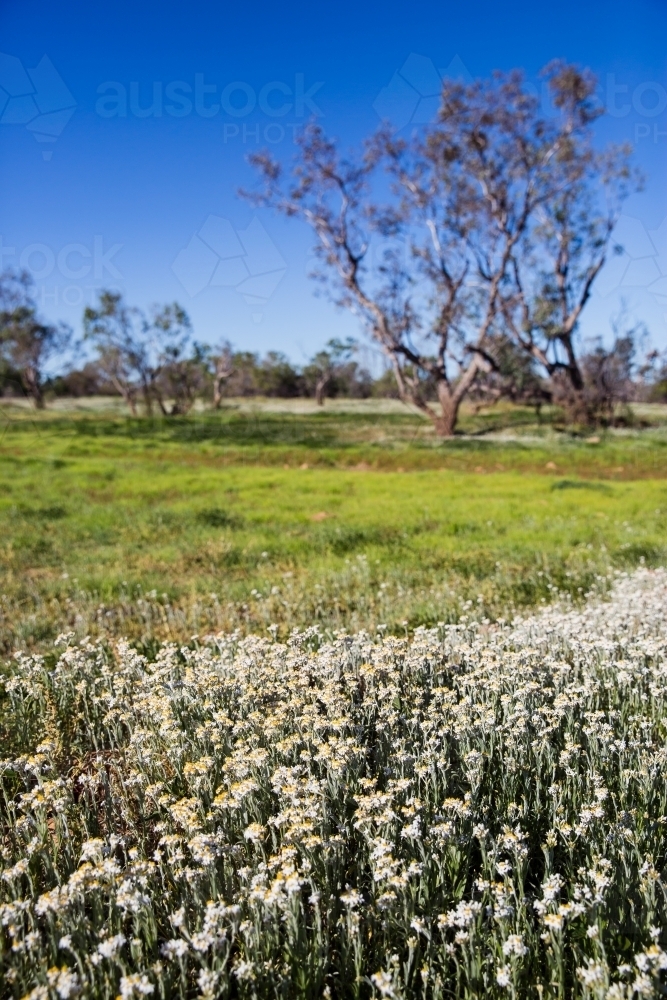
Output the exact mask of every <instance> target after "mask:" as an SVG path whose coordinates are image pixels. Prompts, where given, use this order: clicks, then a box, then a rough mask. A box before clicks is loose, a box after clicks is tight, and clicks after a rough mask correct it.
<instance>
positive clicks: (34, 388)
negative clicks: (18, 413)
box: [23, 365, 45, 410]
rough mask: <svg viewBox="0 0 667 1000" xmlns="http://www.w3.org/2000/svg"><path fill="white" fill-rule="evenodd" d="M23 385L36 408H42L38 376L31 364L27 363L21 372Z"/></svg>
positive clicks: (41, 394)
mask: <svg viewBox="0 0 667 1000" xmlns="http://www.w3.org/2000/svg"><path fill="white" fill-rule="evenodd" d="M23 387H24V389H25V391H26V392H27V394H28V395H29V396H30V398H31V399H32V401H33V403H34V404H35V407H36V409H38V410H43V409H44V407H45V404H44V393H43V392H42V386H41V384H40V381H39V376H38V374H37V372H36V371H35V369H34V368H33V367H32V365H28V367H27V368H26V369H25V370H24V372H23Z"/></svg>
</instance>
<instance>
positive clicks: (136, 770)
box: [0, 571, 667, 1000]
mask: <svg viewBox="0 0 667 1000" xmlns="http://www.w3.org/2000/svg"><path fill="white" fill-rule="evenodd" d="M666 610H667V574H665V573H663V572H661V571H655V572H649V571H641V572H640V573H637V574H635V575H633V576H624V577H619V579H618V581H617V584H616V587H615V590H614V592H613V594H612V595H611V598H610V600H608V601H605V602H598V603H591V604H589V605H588V606H586V607H583V608H582V609H580V610H576V611H573V610H571V609H567V608H559V607H552V608H549V609H547V610H545V611H544V612H543V613H541V614H539V615H537V616H534V617H531V618H526V619H516V620H515V621H513V622H512V623H509V624H508V623H502V622H501V623H498V624H497V625H488V624H484V625H479V624H476V623H472V624H462V625H458V626H444V625H443V626H439V627H437V628H434V629H424V628H421V629H417V630H416V631H415V633H414V636H413V637H412V638H411V639H410V640H408V639H402V638H395V637H392V636H389V635H386V636H385V637H384V638H376V639H373V638H371V637H370V636H369V635H367V634H365V633H360V634H357V635H354V636H349V635H345V634H342V633H341V634H338V635H336V636H335V637H334V638H333V639H331V640H330V641H325V639H324V638H323V637H321V636H318V634H317V630H316V629H309V630H307V633H306V634H304V633H301V634H298V633H294V634H293V636H292V637H291V639H290V640H289V641H288V642H287V643H286V644H280V643H278V642H276V641H272V640H269V639H262V638H258V637H251V638H247V639H243V640H241V639H240V638H239V637H238V636H236V635H231V636H230V635H222V636H217V637H210V638H209V639H207V640H205V641H204V642H203V643H202V642H197V643H193V646H192V647H181V648H179V647H177V646H175V645H173V644H172V645H165V646H163V647H161V648H160V649H159V650H158V652H157V654H156V656H155V658H154V659H153V660H149V659H148V658H146V657H144V656H142V655H140V654H139V653H138V652H137V651H136V650H134V649H133V648H132V647H131V646H130V645H129V644H127V643H120V644H119V645H118V648H117V649H116V650H115V651H114V653H113V654H111V653H110V652H109V651H108V650H107V649H106V648H105V647H104V646H102V645H96V644H92V643H90V642H87V641H84V642H83V643H81V644H79V645H77V646H69V645H67V642H69V641H71V639H70V638H68V637H65V640H64V644H65V649H64V651H61V652H60V654H59V658H57V659H53V660H48V659H46V658H40V657H28V656H24V655H20V656H17V657H16V658H15V661H14V663H13V664H12V665H11V667H10V668H9V669H8V671H7V672H6V677H5V680H4V682H3V692H2V697H3V699H4V700H3V701H2V702H1V703H0V705H1V707H0V711H1V712H2V713H4V714H3V715H2V717H1V718H2V726H3V731H4V732H6V733H7V734H8V737H7V740H6V741H5V747H6V748H9V749H8V750H7V749H5V751H4V752H5V753H6V755H7V756H6V758H5V759H4V760H2V761H0V793H1V794H0V819H1V822H2V843H1V846H0V875H1V877H0V932H1V935H2V940H1V942H0V981H1V982H2V983H3V984H5V985H4V990H5V993H6V995H8V996H9V995H12V996H15V997H17V998H20V997H23V998H26V1000H27V998H30V1000H47V998H48V1000H59V998H60V1000H67V998H70V997H77V996H81V997H83V996H85V997H91V998H113V997H121V998H123V1000H124V998H133V997H158V996H159V997H162V998H168V997H183V998H185V997H195V996H200V997H202V998H206V1000H209V998H210V1000H212V998H214V997H215V998H218V997H227V996H230V997H231V996H233V997H240V998H246V997H247V998H251V997H252V998H260V997H268V996H276V995H280V996H282V997H295V998H296V997H302V996H325V997H330V998H333V997H348V996H354V997H371V996H375V997H379V996H385V997H405V998H408V997H413V996H420V997H422V996H423V997H424V998H434V1000H436V998H441V997H445V996H453V997H459V996H460V997H473V996H485V997H487V996H488V997H494V996H512V997H523V996H525V997H528V996H531V997H532V996H535V995H536V993H539V995H540V996H541V997H542V998H544V1000H547V998H555V997H564V996H568V997H569V996H573V997H574V996H582V997H591V998H593V997H594V998H598V997H599V998H606V1000H620V998H626V1000H631V998H633V997H637V996H639V997H650V996H656V997H657V996H660V995H662V993H663V992H664V988H665V976H666V974H667V953H666V949H667V934H666V933H665V930H664V928H665V927H666V926H667V910H666V905H665V899H666V891H665V890H666V889H667V885H666V884H665V846H664V845H665V835H666V833H667V780H666V779H667V750H666V749H665V747H666V745H667V744H666V736H667V732H666V730H667V711H666V709H667V656H666V653H667V615H666V614H665V612H666ZM304 635H305V638H304ZM3 995H4V994H3Z"/></svg>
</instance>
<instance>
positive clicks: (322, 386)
mask: <svg viewBox="0 0 667 1000" xmlns="http://www.w3.org/2000/svg"><path fill="white" fill-rule="evenodd" d="M328 384H329V377H328V376H324V377H322V378H318V380H317V382H316V383H315V402H316V403H317V405H318V406H324V394H325V392H326V389H327V386H328Z"/></svg>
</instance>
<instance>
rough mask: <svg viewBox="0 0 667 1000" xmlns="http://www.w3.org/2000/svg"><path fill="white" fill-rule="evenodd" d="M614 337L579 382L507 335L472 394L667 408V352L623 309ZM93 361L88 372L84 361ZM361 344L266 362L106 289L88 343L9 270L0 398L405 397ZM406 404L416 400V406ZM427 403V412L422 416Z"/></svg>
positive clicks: (476, 399)
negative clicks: (372, 368)
mask: <svg viewBox="0 0 667 1000" xmlns="http://www.w3.org/2000/svg"><path fill="white" fill-rule="evenodd" d="M613 334H614V340H613V342H612V344H611V346H610V347H605V346H604V345H603V343H602V341H601V340H599V341H595V342H593V343H589V344H588V345H587V346H586V349H585V350H584V351H582V352H581V353H580V355H579V357H578V360H577V364H578V366H579V369H580V371H581V380H582V385H581V387H580V388H579V389H578V390H576V391H575V390H573V389H572V387H571V384H570V383H569V382H567V381H563V380H561V379H558V378H553V377H549V376H548V375H545V373H544V372H543V371H541V370H540V366H539V365H538V363H537V362H536V360H535V358H533V357H532V356H531V355H530V354H528V353H527V352H525V351H523V350H522V349H521V348H520V347H518V346H517V344H516V343H515V341H514V340H513V339H512V338H511V337H510V336H507V335H505V334H500V333H495V332H494V333H491V334H489V335H488V336H487V337H486V341H485V355H486V357H487V358H488V363H487V365H486V366H485V367H484V368H482V369H480V371H479V372H478V373H477V376H476V378H475V381H474V383H473V384H472V386H471V387H470V388H469V390H468V392H467V396H468V399H469V401H470V403H471V404H472V405H473V406H474V407H481V406H488V405H492V404H494V403H496V402H498V401H500V400H509V401H511V402H514V403H517V404H522V405H527V406H533V407H535V408H536V410H537V411H538V412H539V410H540V408H541V407H542V406H543V405H544V404H556V405H558V406H559V407H560V408H561V409H562V411H563V413H564V415H565V417H566V419H568V420H569V421H570V422H571V423H577V424H583V425H601V424H613V423H615V422H618V421H619V420H620V421H623V420H624V419H625V418H626V414H624V412H623V406H624V405H625V404H628V403H630V402H632V401H638V400H645V401H655V402H667V354H665V355H662V354H660V352H658V351H652V352H649V353H647V352H646V350H645V348H646V343H647V339H648V334H647V331H646V330H645V328H644V327H643V326H642V324H635V325H634V326H631V325H629V322H628V319H627V316H626V315H625V313H622V314H621V315H620V316H619V317H618V318H617V320H616V321H615V322H614V323H613ZM67 351H69V354H70V355H71V356H72V357H73V358H74V359H75V360H73V362H72V363H71V364H70V365H69V367H67V366H66V367H65V369H64V370H62V366H60V367H61V371H60V373H59V374H57V375H49V374H47V372H48V370H49V368H50V367H51V366H52V365H54V364H55V363H56V361H57V359H58V358H59V357H61V356H62V355H63V354H64V353H65V352H67ZM82 354H83V355H84V356H86V355H88V356H89V360H86V361H85V362H83V363H82V364H78V365H77V363H76V358H78V357H80V356H81V355H82ZM357 354H358V344H357V343H356V342H355V341H354V340H352V339H349V338H348V339H347V340H345V341H341V340H336V339H333V340H330V341H329V342H328V343H327V345H326V346H325V347H324V348H323V349H322V350H320V351H317V352H316V353H315V354H314V355H313V357H312V358H311V359H310V360H309V361H308V362H307V363H306V364H304V365H301V366H299V365H296V364H294V363H293V362H292V361H291V360H290V359H289V358H288V357H287V356H286V355H285V354H282V353H281V352H279V351H268V352H267V353H266V354H265V355H264V356H260V355H259V354H257V353H254V352H251V351H239V350H236V349H235V348H234V347H233V346H232V344H231V343H229V342H228V341H226V340H222V341H221V342H220V343H218V344H217V345H210V344H201V343H199V342H197V341H196V340H195V339H194V336H193V331H192V327H191V323H190V319H189V317H188V315H187V313H186V312H185V311H184V310H183V308H182V307H181V306H180V305H179V304H178V303H175V302H174V303H171V304H169V305H166V306H160V307H157V306H156V307H153V308H152V309H151V310H149V311H148V312H143V311H142V310H140V309H138V308H135V307H130V306H128V305H127V304H126V303H125V302H124V300H123V299H122V297H121V296H120V295H119V294H118V293H116V292H108V291H103V292H101V293H100V295H99V298H98V302H97V304H96V305H95V306H94V307H91V308H88V309H86V311H85V313H84V316H83V337H82V338H79V339H77V338H75V336H74V334H73V332H72V331H71V330H70V329H69V328H68V327H66V326H64V325H62V324H50V323H48V322H47V321H46V320H44V319H43V318H41V317H40V316H39V314H38V310H37V306H36V304H35V302H34V298H33V296H32V289H31V284H30V280H29V278H28V276H26V275H25V274H17V273H15V272H12V271H6V272H4V273H3V274H0V396H3V395H4V396H25V397H28V398H29V399H31V400H32V401H33V403H34V405H35V406H36V407H37V408H43V407H44V406H45V405H46V401H47V398H49V397H73V398H77V397H78V398H80V397H85V396H119V397H121V398H122V399H123V400H124V401H125V403H126V404H127V407H128V410H129V412H130V413H131V414H133V415H135V416H138V415H140V414H148V415H150V414H153V413H161V414H162V415H164V416H169V417H176V416H179V415H184V414H186V413H188V412H189V411H190V410H191V409H192V407H193V406H194V404H195V402H196V401H197V400H198V399H199V400H201V401H202V402H203V403H204V404H205V405H206V406H208V407H210V408H212V409H218V408H220V407H221V406H222V405H223V404H224V401H225V399H232V398H239V397H252V396H262V397H277V398H284V399H290V398H297V397H304V398H312V399H315V400H316V402H317V403H318V404H319V405H324V403H325V400H326V399H332V398H337V397H338V398H348V399H368V398H371V397H384V398H395V399H405V396H404V395H403V393H402V391H401V388H400V386H399V384H398V382H397V379H396V374H395V371H394V370H393V369H391V368H388V369H387V370H386V371H384V372H383V373H382V374H381V375H379V376H375V377H374V376H373V375H371V373H370V372H369V371H368V369H367V368H366V367H364V366H363V365H362V364H360V362H359V361H358V360H357V357H356V355H357ZM403 377H404V378H409V379H410V380H411V381H412V382H413V384H418V385H419V392H420V398H421V399H422V400H423V401H424V403H425V404H426V406H429V407H435V406H437V404H438V390H439V387H438V381H437V378H436V377H435V376H433V375H432V374H431V373H428V372H424V371H423V370H421V369H419V368H418V367H417V366H416V365H415V366H409V365H408V366H405V369H404V373H403ZM408 401H409V400H408ZM421 408H422V407H420V409H421Z"/></svg>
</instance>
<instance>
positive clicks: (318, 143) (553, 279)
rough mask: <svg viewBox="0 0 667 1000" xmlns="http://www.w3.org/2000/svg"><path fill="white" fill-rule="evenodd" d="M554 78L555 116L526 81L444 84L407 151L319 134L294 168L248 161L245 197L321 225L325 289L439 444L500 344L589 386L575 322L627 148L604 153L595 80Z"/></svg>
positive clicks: (307, 137) (613, 210)
mask: <svg viewBox="0 0 667 1000" xmlns="http://www.w3.org/2000/svg"><path fill="white" fill-rule="evenodd" d="M544 72H545V76H546V78H547V82H548V88H549V93H550V95H551V107H550V109H549V110H548V111H547V112H545V111H544V110H543V109H542V106H541V104H540V101H539V99H538V98H537V97H536V96H535V94H534V93H533V92H532V90H531V88H530V87H528V86H527V85H526V83H525V81H524V79H523V77H522V75H521V74H520V73H519V72H512V73H509V74H496V75H495V76H494V77H493V78H492V79H491V80H486V81H477V82H475V83H473V84H471V85H469V86H465V85H461V84H458V83H455V82H450V81H445V83H444V85H443V90H442V97H441V105H440V111H439V114H438V119H437V121H436V122H435V123H433V124H432V125H429V126H425V127H424V128H422V129H417V130H415V131H414V132H413V133H412V134H411V135H410V136H409V137H407V138H400V137H399V138H396V137H395V136H393V135H392V133H391V131H390V130H389V129H388V128H383V129H382V130H380V132H379V133H377V134H376V135H374V136H373V137H371V138H370V139H369V140H368V141H367V142H366V143H365V144H364V146H363V148H362V149H361V150H360V151H359V152H357V153H356V154H344V153H342V152H341V151H340V149H339V147H338V145H337V143H336V142H335V141H334V140H332V139H330V138H328V137H327V136H326V135H325V134H324V132H323V130H322V128H321V127H320V126H319V125H311V126H309V127H308V128H306V129H305V130H304V132H303V133H302V134H301V135H300V136H299V137H298V140H297V142H298V150H297V155H296V160H295V162H294V164H293V166H292V168H291V170H285V168H284V167H283V165H282V164H280V163H279V162H277V161H276V160H275V159H274V158H273V157H272V156H270V155H269V154H268V153H266V152H263V153H259V154H257V155H254V156H252V157H251V162H252V163H253V165H254V166H255V167H256V168H257V170H258V171H259V174H260V177H261V180H262V186H261V188H260V189H259V190H257V191H255V192H252V193H248V192H244V194H245V196H246V197H249V198H251V199H252V200H253V201H254V202H255V203H256V204H259V205H265V206H269V207H272V208H274V209H276V210H277V211H279V212H281V213H283V214H284V215H286V216H288V217H296V218H300V219H302V220H303V221H305V222H306V223H307V224H308V225H309V226H310V227H311V228H312V230H313V232H314V235H315V247H314V250H315V254H316V257H317V259H318V264H319V267H318V270H317V277H318V278H319V279H320V280H322V281H324V282H325V283H326V285H327V287H328V289H329V291H330V293H331V294H332V296H333V298H334V301H336V302H337V303H338V304H339V305H340V306H342V307H346V308H349V309H351V310H352V311H353V312H354V313H355V314H356V315H357V316H358V317H359V318H360V320H361V322H362V324H363V326H364V328H365V329H366V331H367V332H368V333H369V334H370V336H371V337H372V338H374V339H375V341H376V342H377V343H378V344H379V345H380V347H381V349H382V350H383V352H384V353H385V355H386V356H387V358H388V359H389V361H390V363H391V366H392V368H393V371H394V375H395V377H396V383H397V386H398V392H399V395H400V397H401V399H403V400H404V401H405V402H406V403H409V404H412V405H414V406H416V407H417V408H418V409H419V410H421V411H422V412H423V413H424V414H425V415H426V416H427V417H428V418H429V419H430V420H431V421H432V422H433V424H434V427H435V430H436V432H437V433H438V434H440V435H441V436H442V437H448V436H451V435H452V434H453V433H454V430H455V427H456V422H457V417H458V413H459V408H460V405H461V403H462V401H463V400H464V399H465V397H466V395H467V394H468V393H469V392H470V390H471V389H472V387H473V385H474V384H475V382H476V380H477V379H478V378H479V376H480V374H481V373H482V372H488V371H489V370H493V369H494V367H495V366H496V364H497V361H496V358H495V355H494V352H493V351H491V350H490V349H489V347H490V345H491V343H492V342H493V338H497V337H498V336H499V335H501V334H502V335H505V336H508V335H509V336H511V337H512V339H513V340H514V342H515V343H516V344H517V345H518V346H519V347H521V349H522V350H524V351H526V352H528V353H529V354H530V355H531V356H532V357H533V358H535V360H536V361H538V362H539V363H540V364H541V365H542V366H543V368H544V369H545V370H546V372H547V373H548V374H549V375H550V376H554V375H556V374H560V373H565V375H566V376H567V378H568V379H569V383H570V385H571V386H572V388H573V391H578V390H580V389H581V387H582V385H583V381H582V376H581V371H580V369H579V366H578V364H577V360H576V349H575V337H576V333H577V329H578V324H579V321H580V318H581V313H582V310H583V308H584V306H585V304H586V302H587V301H588V298H589V296H590V292H591V288H592V285H593V282H594V281H595V278H596V277H597V275H598V274H599V272H600V270H601V268H602V266H603V265H604V262H605V260H606V259H607V256H608V253H609V249H610V245H611V242H612V234H613V228H614V225H615V222H616V219H617V218H618V214H619V211H620V205H621V204H622V201H623V199H624V197H625V196H626V195H627V193H628V191H629V190H630V187H631V184H632V181H633V177H632V172H631V170H630V166H629V162H628V157H629V150H627V149H625V148H620V149H611V148H610V149H607V150H605V151H604V152H602V153H598V152H596V151H595V148H594V143H593V127H594V123H595V121H596V119H597V118H598V117H599V114H600V109H599V108H598V107H597V106H596V103H595V100H594V88H595V81H594V78H593V77H592V76H591V75H590V74H589V73H587V72H586V71H581V70H579V69H577V68H576V67H573V66H568V65H565V64H561V63H555V64H552V65H550V66H549V67H547V68H546V70H545V71H544ZM603 203H604V204H603ZM605 206H606V207H605ZM431 395H434V396H435V399H436V400H437V405H436V406H435V407H434V406H433V405H432V403H431V400H430V398H429V397H430V396H431Z"/></svg>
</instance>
